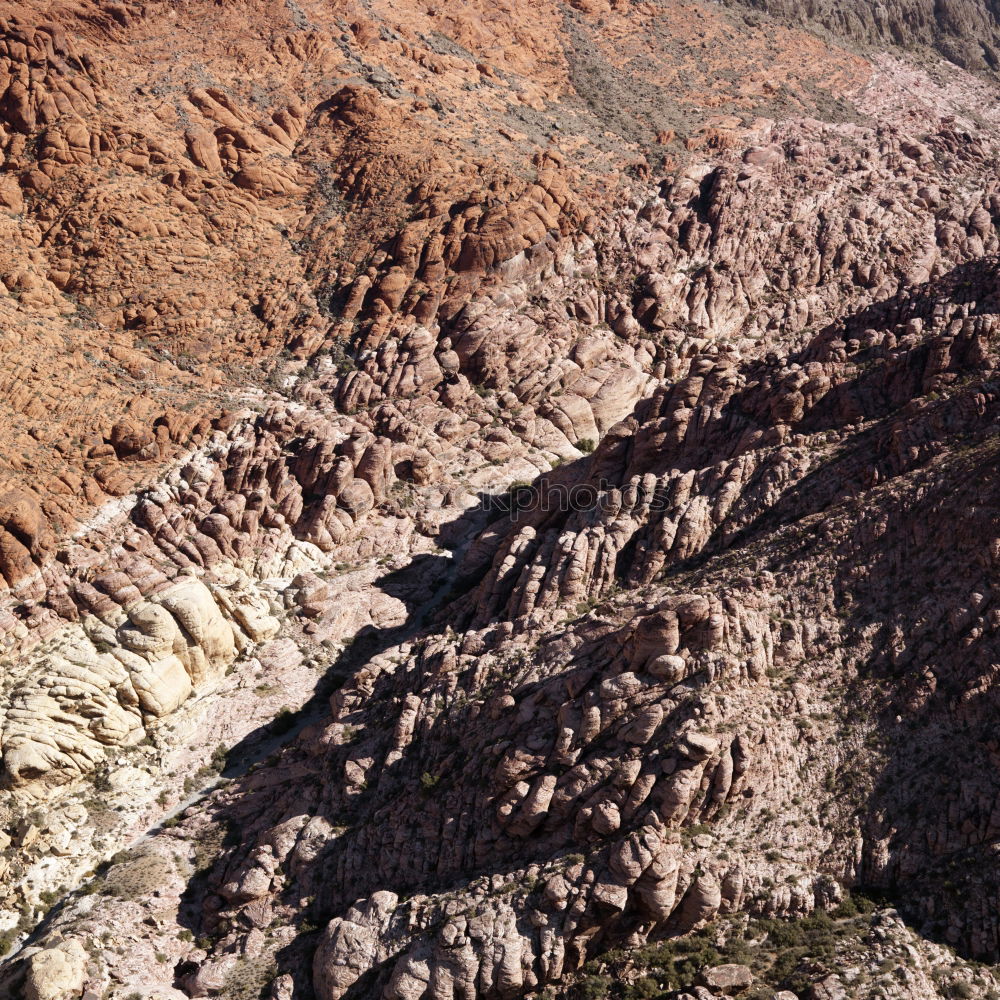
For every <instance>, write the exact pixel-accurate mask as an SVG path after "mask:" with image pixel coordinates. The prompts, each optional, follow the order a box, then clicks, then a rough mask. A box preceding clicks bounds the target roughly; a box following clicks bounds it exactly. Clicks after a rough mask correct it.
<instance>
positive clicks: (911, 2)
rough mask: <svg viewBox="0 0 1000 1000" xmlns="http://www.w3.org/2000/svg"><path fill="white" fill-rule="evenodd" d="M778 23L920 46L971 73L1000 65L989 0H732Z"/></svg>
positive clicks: (996, 9) (998, 11)
mask: <svg viewBox="0 0 1000 1000" xmlns="http://www.w3.org/2000/svg"><path fill="white" fill-rule="evenodd" d="M737 2H738V3H739V4H740V5H741V6H745V7H750V8H752V9H754V10H761V11H766V12H767V13H768V14H771V15H773V16H774V17H775V18H776V19H778V20H779V21H782V22H785V23H787V22H792V23H797V24H806V25H814V26H821V27H823V28H825V29H827V30H828V31H829V32H830V33H831V34H832V35H834V36H835V37H839V38H849V39H852V40H853V41H856V42H863V43H865V44H866V45H869V46H876V47H881V46H886V45H893V46H900V47H902V48H912V47H914V46H925V47H927V48H929V49H936V50H937V51H938V52H939V53H941V55H943V56H944V57H945V58H946V59H948V60H950V61H951V62H953V63H955V64H956V65H958V66H962V67H964V68H965V69H969V70H973V71H975V72H989V73H996V72H997V70H1000V5H998V4H996V3H995V2H993V0H943V2H939V0H889V2H888V3H877V4H869V3H839V2H833V0H810V2H807V3H792V2H788V0H737Z"/></svg>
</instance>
